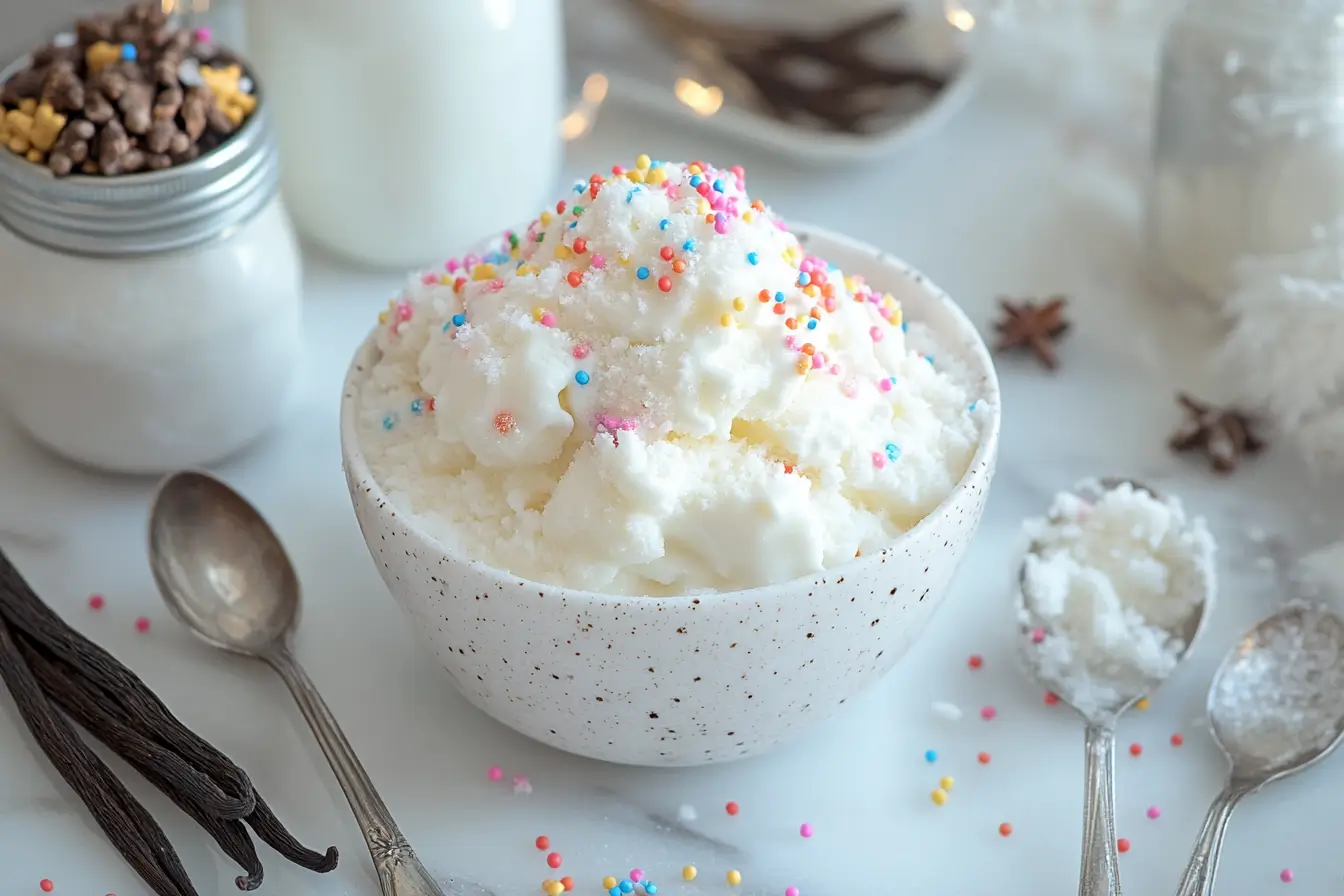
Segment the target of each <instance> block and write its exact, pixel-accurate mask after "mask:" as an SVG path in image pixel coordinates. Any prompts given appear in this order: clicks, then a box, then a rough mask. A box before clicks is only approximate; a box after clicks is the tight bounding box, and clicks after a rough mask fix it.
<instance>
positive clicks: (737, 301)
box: [733, 296, 747, 311]
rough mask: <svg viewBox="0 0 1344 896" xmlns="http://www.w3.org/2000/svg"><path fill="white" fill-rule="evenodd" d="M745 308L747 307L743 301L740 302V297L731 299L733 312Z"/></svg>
mask: <svg viewBox="0 0 1344 896" xmlns="http://www.w3.org/2000/svg"><path fill="white" fill-rule="evenodd" d="M746 307H747V303H746V302H744V301H742V297H741V296H738V297H737V298H735V299H733V310H734V311H741V310H742V309H743V308H746Z"/></svg>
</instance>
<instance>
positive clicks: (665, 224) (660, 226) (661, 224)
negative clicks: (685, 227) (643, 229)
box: [658, 218, 672, 230]
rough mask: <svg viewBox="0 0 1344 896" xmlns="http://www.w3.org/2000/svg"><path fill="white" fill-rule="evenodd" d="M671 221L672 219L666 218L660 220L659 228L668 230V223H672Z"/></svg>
mask: <svg viewBox="0 0 1344 896" xmlns="http://www.w3.org/2000/svg"><path fill="white" fill-rule="evenodd" d="M671 223H672V222H671V221H669V220H667V219H666V218H664V219H663V220H661V221H659V222H658V229H659V230H666V229H667V225H668V224H671Z"/></svg>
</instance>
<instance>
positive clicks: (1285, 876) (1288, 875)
mask: <svg viewBox="0 0 1344 896" xmlns="http://www.w3.org/2000/svg"><path fill="white" fill-rule="evenodd" d="M1279 880H1281V881H1283V882H1284V883H1286V884H1290V883H1292V882H1293V871H1292V869H1291V868H1285V869H1283V870H1282V871H1280V872H1279Z"/></svg>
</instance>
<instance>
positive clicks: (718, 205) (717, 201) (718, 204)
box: [709, 193, 723, 212]
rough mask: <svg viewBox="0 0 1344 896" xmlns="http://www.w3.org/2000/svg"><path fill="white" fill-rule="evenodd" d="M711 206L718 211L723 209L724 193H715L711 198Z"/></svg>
mask: <svg viewBox="0 0 1344 896" xmlns="http://www.w3.org/2000/svg"><path fill="white" fill-rule="evenodd" d="M709 207H710V208H712V209H714V211H716V212H721V211H723V194H722V193H715V194H714V198H713V199H711V200H709Z"/></svg>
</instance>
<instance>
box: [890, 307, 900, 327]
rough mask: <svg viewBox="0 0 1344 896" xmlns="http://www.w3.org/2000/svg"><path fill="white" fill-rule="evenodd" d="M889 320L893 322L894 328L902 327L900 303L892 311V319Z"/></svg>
mask: <svg viewBox="0 0 1344 896" xmlns="http://www.w3.org/2000/svg"><path fill="white" fill-rule="evenodd" d="M887 320H889V321H891V325H892V326H893V327H899V326H900V325H901V320H902V317H901V306H900V303H897V305H896V307H895V308H893V309H892V311H891V317H889V318H887Z"/></svg>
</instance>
